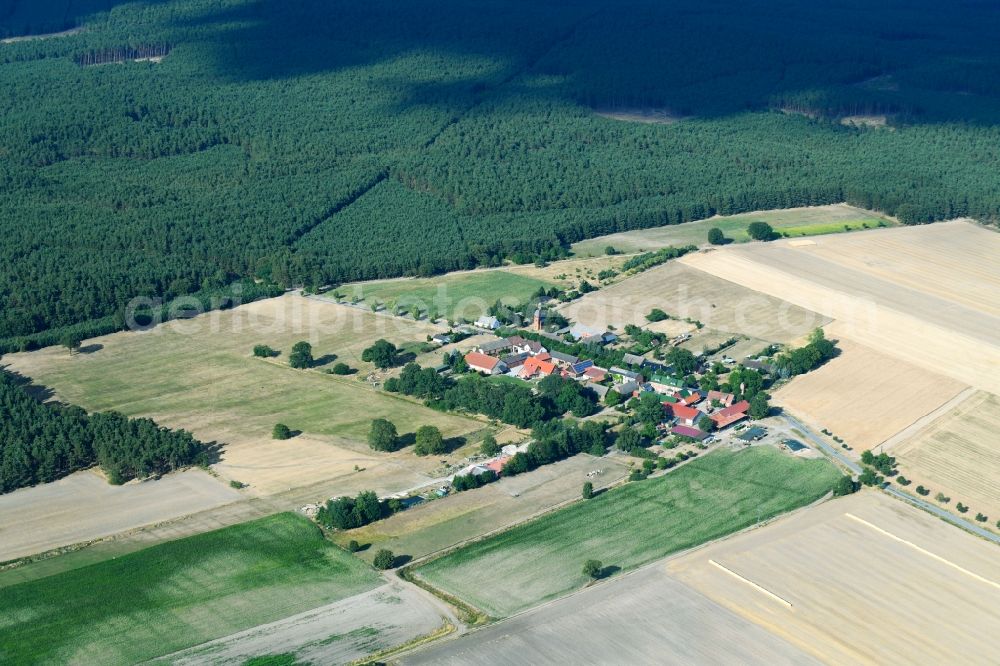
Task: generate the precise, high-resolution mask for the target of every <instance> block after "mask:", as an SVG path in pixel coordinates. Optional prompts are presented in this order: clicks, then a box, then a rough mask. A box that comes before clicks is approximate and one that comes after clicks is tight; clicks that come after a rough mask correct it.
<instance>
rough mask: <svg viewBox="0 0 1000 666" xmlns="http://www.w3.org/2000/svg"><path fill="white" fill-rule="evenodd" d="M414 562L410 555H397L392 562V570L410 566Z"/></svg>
mask: <svg viewBox="0 0 1000 666" xmlns="http://www.w3.org/2000/svg"><path fill="white" fill-rule="evenodd" d="M412 560H413V557H412V556H410V555H397V556H396V557H394V558H393V560H392V568H393V569H398V568H399V567H402V566H405V565H407V564H409V563H410V562H411V561H412Z"/></svg>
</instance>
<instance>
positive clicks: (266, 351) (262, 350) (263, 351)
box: [253, 345, 278, 358]
mask: <svg viewBox="0 0 1000 666" xmlns="http://www.w3.org/2000/svg"><path fill="white" fill-rule="evenodd" d="M253 355H254V356H256V357H257V358H271V357H272V356H277V355H278V352H276V351H274V350H273V349H271V348H270V347H268V346H267V345H254V348H253Z"/></svg>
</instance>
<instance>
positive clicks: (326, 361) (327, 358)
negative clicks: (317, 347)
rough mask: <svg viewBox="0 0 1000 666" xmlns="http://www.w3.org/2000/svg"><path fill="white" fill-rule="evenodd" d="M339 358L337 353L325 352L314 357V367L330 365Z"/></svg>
mask: <svg viewBox="0 0 1000 666" xmlns="http://www.w3.org/2000/svg"><path fill="white" fill-rule="evenodd" d="M336 360H337V355H336V354H323V355H322V356H320V357H319V358H315V359H313V363H312V367H314V368H322V367H323V366H324V365H330V364H331V363H333V362H334V361H336Z"/></svg>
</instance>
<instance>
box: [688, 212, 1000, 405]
mask: <svg viewBox="0 0 1000 666" xmlns="http://www.w3.org/2000/svg"><path fill="white" fill-rule="evenodd" d="M814 240H815V241H816V244H815V245H811V246H802V247H791V246H790V245H789V244H788V242H787V241H776V242H772V243H767V244H763V243H756V244H752V245H747V246H742V247H727V248H724V249H717V250H713V251H707V252H700V253H697V254H693V255H688V256H686V257H684V258H682V259H681V260H680V261H681V262H682V263H684V264H686V265H688V266H691V267H695V268H698V269H701V270H703V271H705V272H707V273H710V274H712V275H715V276H717V277H720V278H723V279H729V280H734V281H739V282H740V284H743V285H746V286H747V287H748V288H751V289H756V290H758V291H761V292H763V293H765V294H769V295H770V296H773V297H775V298H781V299H784V300H787V301H790V302H792V303H795V304H796V305H798V306H800V307H802V308H807V309H811V310H813V311H815V312H819V313H821V314H822V315H825V316H827V317H830V318H832V319H835V320H836V321H835V322H834V323H833V324H831V325H830V326H829V327H828V328H827V330H828V332H829V333H830V334H831V335H832V336H833V337H837V338H847V339H850V340H854V341H856V342H859V343H861V344H864V345H866V346H869V347H871V348H873V349H875V350H877V351H881V352H884V353H887V354H890V355H892V356H895V357H897V358H900V359H902V360H904V361H908V362H910V363H912V364H914V365H917V366H920V367H922V368H924V369H927V370H930V371H932V372H936V373H939V374H942V375H946V376H949V377H951V378H953V379H955V380H957V381H960V382H962V383H965V384H969V385H972V386H975V387H977V388H980V389H983V390H986V391H990V392H991V393H1000V373H998V372H997V368H1000V317H998V316H997V308H998V304H997V299H996V297H995V294H996V293H998V291H1000V262H997V261H996V260H995V259H996V257H997V256H1000V234H996V233H993V232H991V231H988V230H985V229H982V228H980V227H978V226H976V225H973V224H970V223H966V222H949V223H942V224H936V225H924V226H921V227H905V228H893V229H878V230H871V231H862V232H858V233H855V234H843V235H839V236H823V237H816V238H815V239H814ZM991 294H992V295H991Z"/></svg>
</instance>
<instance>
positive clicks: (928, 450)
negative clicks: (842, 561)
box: [888, 391, 1000, 526]
mask: <svg viewBox="0 0 1000 666" xmlns="http://www.w3.org/2000/svg"><path fill="white" fill-rule="evenodd" d="M998 433H1000V398H998V397H997V396H995V395H993V394H991V393H985V392H983V391H978V392H976V393H974V394H973V395H971V396H969V397H968V398H966V399H965V400H963V401H962V402H961V403H960V404H959V405H957V406H956V407H955V408H954V409H952V410H951V411H949V412H948V413H947V414H945V415H943V416H941V417H940V418H938V419H936V420H934V421H933V422H932V423H930V424H928V425H927V426H925V427H924V428H923V429H921V430H919V431H918V432H916V433H914V434H913V436H912V437H910V438H908V439H907V440H905V441H902V442H900V443H899V445H897V446H894V447H892V448H890V449H889V451H888V452H889V453H890V454H892V455H894V456H896V457H897V459H898V460H899V468H900V470H901V471H902V473H903V474H904V475H905V476H906V477H907V478H909V479H912V480H913V482H914V483H922V484H923V485H925V486H926V487H928V488H930V489H931V491H932V493H933V494H936V493H937V492H943V493H944V494H945V495H947V496H949V497H951V498H952V501H951V502H950V503H949V504H948V505H947V506H951V507H954V505H955V504H956V503H958V502H962V503H963V504H965V505H967V506H969V507H970V512H969V514H967V515H974V514H975V513H977V512H982V513H983V514H985V515H987V516H989V518H990V521H989V525H991V526H995V525H996V522H997V521H998V520H1000V434H998Z"/></svg>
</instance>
